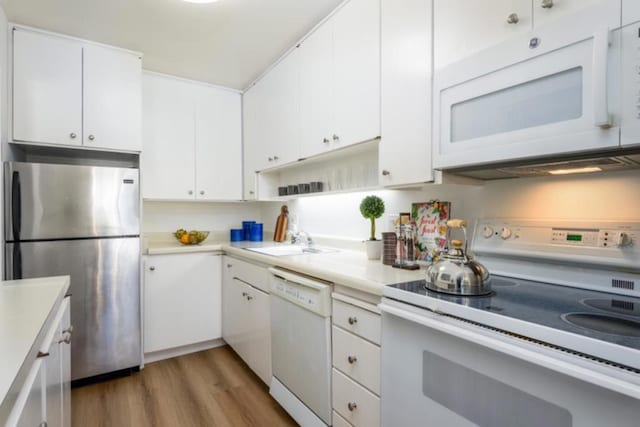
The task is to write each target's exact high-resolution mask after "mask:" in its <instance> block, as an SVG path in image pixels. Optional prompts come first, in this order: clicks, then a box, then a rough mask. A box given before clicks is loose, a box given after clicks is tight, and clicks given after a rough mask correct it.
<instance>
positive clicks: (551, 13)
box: [533, 0, 619, 30]
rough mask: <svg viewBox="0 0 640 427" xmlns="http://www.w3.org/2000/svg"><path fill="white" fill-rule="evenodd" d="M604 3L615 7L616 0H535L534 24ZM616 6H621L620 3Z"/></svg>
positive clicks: (539, 24)
mask: <svg viewBox="0 0 640 427" xmlns="http://www.w3.org/2000/svg"><path fill="white" fill-rule="evenodd" d="M603 3H608V6H610V7H613V6H614V3H615V2H609V1H608V0H545V1H543V0H533V25H534V26H535V27H539V26H541V25H545V24H547V23H549V22H552V21H554V20H555V19H558V18H560V17H563V16H568V15H571V14H574V13H576V12H580V11H581V10H584V9H588V8H590V7H593V6H594V5H597V4H603ZM616 6H618V7H619V4H618V5H616ZM594 30H595V29H594Z"/></svg>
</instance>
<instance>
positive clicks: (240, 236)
mask: <svg viewBox="0 0 640 427" xmlns="http://www.w3.org/2000/svg"><path fill="white" fill-rule="evenodd" d="M243 240H244V230H243V229H241V228H232V229H231V241H232V242H241V241H243Z"/></svg>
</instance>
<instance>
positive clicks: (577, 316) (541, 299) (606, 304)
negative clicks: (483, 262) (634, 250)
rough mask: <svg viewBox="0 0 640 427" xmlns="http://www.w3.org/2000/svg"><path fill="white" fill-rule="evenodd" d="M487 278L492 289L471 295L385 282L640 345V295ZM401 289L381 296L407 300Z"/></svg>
mask: <svg viewBox="0 0 640 427" xmlns="http://www.w3.org/2000/svg"><path fill="white" fill-rule="evenodd" d="M491 280H492V282H491V286H492V290H493V292H492V293H491V294H489V295H485V296H471V297H465V296H457V295H449V294H443V293H440V292H434V291H430V290H427V289H426V287H425V284H426V283H425V281H424V280H418V281H413V282H406V283H399V284H395V285H389V287H390V288H395V289H397V290H399V291H404V292H410V293H413V294H418V295H419V296H423V297H428V298H433V299H437V300H442V301H446V302H449V303H454V304H459V305H462V306H466V307H468V308H469V309H473V310H480V311H483V312H490V313H494V314H498V315H502V316H506V317H509V318H513V319H517V320H523V321H526V322H530V323H535V324H538V325H543V326H547V327H550V328H554V329H559V330H563V331H566V332H571V333H575V334H578V335H582V336H586V337H590V338H595V339H598V340H602V341H607V342H610V343H613V344H618V345H621V346H625V347H631V348H634V349H640V298H633V297H627V296H621V295H615V294H609V293H605V292H597V291H590V290H585V289H578V288H572V287H567V286H559V285H551V284H548V283H541V282H533V281H528V280H520V279H512V278H508V277H500V276H493V277H492V279H491ZM402 294H403V293H402V292H400V293H398V292H393V293H392V295H390V294H385V295H386V296H388V297H389V298H393V299H397V300H400V301H403V302H409V303H411V301H408V300H403V299H402ZM413 303H414V304H415V299H413Z"/></svg>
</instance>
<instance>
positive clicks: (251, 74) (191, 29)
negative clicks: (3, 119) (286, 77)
mask: <svg viewBox="0 0 640 427" xmlns="http://www.w3.org/2000/svg"><path fill="white" fill-rule="evenodd" d="M341 2H342V0H219V2H217V3H211V4H193V3H186V2H184V1H182V0H2V1H0V3H1V4H2V5H3V7H4V9H5V12H6V14H7V17H8V18H9V21H11V22H15V23H19V24H24V25H30V26H33V27H38V28H43V29H46V30H49V31H54V32H59V33H63V34H68V35H71V36H75V37H80V38H85V39H89V40H94V41H97V42H101V43H105V44H109V45H114V46H119V47H123V48H126V49H131V50H136V51H140V52H142V53H143V54H144V59H143V67H144V68H145V69H147V70H152V71H158V72H161V73H167V74H174V75H177V76H180V77H185V78H189V79H195V80H201V81H205V82H210V83H215V84H219V85H223V86H227V87H232V88H235V89H244V88H246V87H247V86H248V85H249V83H251V82H252V81H253V80H254V79H255V78H256V77H258V75H260V74H261V73H262V72H263V71H264V70H265V69H266V68H267V67H268V66H269V65H271V64H272V63H273V62H274V61H275V60H276V59H277V58H278V57H279V56H280V55H282V54H283V53H284V52H285V51H286V50H288V49H289V48H290V47H291V46H293V44H294V43H295V42H296V41H298V40H299V39H300V38H301V37H302V36H303V35H304V34H305V33H307V32H308V31H309V30H310V29H311V28H313V27H314V26H315V25H316V24H317V23H318V22H319V21H320V20H322V18H324V17H325V16H326V15H328V14H329V12H330V11H331V10H332V9H334V8H335V7H336V6H337V5H338V4H340V3H341Z"/></svg>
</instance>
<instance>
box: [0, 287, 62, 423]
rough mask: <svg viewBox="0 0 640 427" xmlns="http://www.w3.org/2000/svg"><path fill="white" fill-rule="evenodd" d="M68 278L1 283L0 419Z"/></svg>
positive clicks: (25, 369) (8, 410)
mask: <svg viewBox="0 0 640 427" xmlns="http://www.w3.org/2000/svg"><path fill="white" fill-rule="evenodd" d="M69 280H70V279H69V276H56V277H45V278H39V279H24V280H12V281H5V282H2V283H1V284H0V360H1V363H0V402H1V403H0V421H2V420H4V419H5V417H6V416H7V415H8V413H9V412H10V411H11V408H13V405H14V402H15V399H16V397H17V395H18V393H19V392H20V387H21V385H22V381H24V378H25V377H26V375H27V374H28V371H29V369H30V368H31V365H32V364H33V361H34V360H35V357H36V355H37V354H38V350H39V348H38V346H39V345H40V344H41V343H40V341H41V340H42V339H44V334H46V333H47V330H46V326H48V325H47V324H48V323H49V322H50V321H51V320H52V319H53V317H54V316H55V315H56V312H57V310H58V307H59V306H60V304H61V303H62V300H63V299H64V297H65V295H66V293H67V290H68V288H69Z"/></svg>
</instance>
